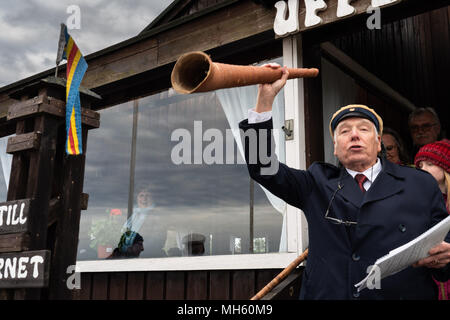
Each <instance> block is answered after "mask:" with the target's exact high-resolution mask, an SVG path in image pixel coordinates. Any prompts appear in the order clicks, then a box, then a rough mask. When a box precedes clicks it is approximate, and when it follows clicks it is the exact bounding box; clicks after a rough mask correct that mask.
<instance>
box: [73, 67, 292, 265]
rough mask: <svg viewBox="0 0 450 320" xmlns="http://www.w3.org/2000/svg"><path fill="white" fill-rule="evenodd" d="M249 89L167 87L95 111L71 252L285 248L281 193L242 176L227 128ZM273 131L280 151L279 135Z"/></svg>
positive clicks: (102, 255)
mask: <svg viewBox="0 0 450 320" xmlns="http://www.w3.org/2000/svg"><path fill="white" fill-rule="evenodd" d="M277 62H278V63H280V64H281V63H282V62H281V59H278V60H277ZM256 89H257V88H256V86H252V87H243V88H233V89H227V90H218V91H216V92H208V93H202V94H193V95H178V94H176V93H174V92H173V91H172V90H171V89H169V90H166V91H164V92H161V93H158V94H154V95H151V96H148V97H145V98H140V99H137V100H134V101H130V102H127V103H124V104H121V105H117V106H114V107H112V108H108V109H105V110H102V111H100V114H101V125H100V128H99V129H96V130H92V131H90V132H89V138H88V144H87V159H86V170H85V180H84V192H86V193H88V194H89V208H88V210H87V211H84V212H82V215H81V222H80V235H79V239H80V240H79V246H78V257H77V259H78V260H97V259H112V258H115V257H117V258H131V257H139V258H160V257H174V256H198V255H202V256H214V255H230V254H234V255H236V254H248V253H268V252H269V253H270V252H280V251H285V250H286V244H285V242H286V239H285V233H284V232H282V231H283V218H284V209H283V208H284V207H283V203H281V204H280V201H279V200H278V199H276V198H274V197H273V196H272V195H270V194H268V193H267V192H266V191H265V190H263V189H262V188H261V187H260V186H257V185H252V184H253V182H251V180H250V178H249V175H248V172H247V168H246V166H245V164H244V160H243V159H242V156H241V151H240V149H239V147H238V143H236V139H235V136H236V131H233V130H234V129H235V128H237V124H238V122H239V121H240V120H242V119H244V118H246V115H247V109H248V108H250V107H252V105H254V101H255V99H256ZM278 97H279V99H278V98H277V99H278V100H277V104H279V105H277V106H276V108H277V112H274V122H275V128H278V129H279V128H281V126H282V123H284V114H283V110H284V103H283V94H280V95H279V96H278ZM280 131H281V130H280ZM276 138H277V139H278V140H277V152H278V155H279V158H280V160H281V161H283V159H284V135H282V134H281V133H280V132H278V133H277V137H276ZM250 199H252V201H250ZM251 204H252V205H251ZM251 214H253V219H252V221H253V224H250V221H251V220H250V215H251ZM127 231H128V232H127ZM251 234H252V235H253V239H250V238H251V236H250V235H251ZM141 237H142V238H141ZM139 240H143V242H140V241H139Z"/></svg>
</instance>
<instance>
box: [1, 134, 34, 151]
mask: <svg viewBox="0 0 450 320" xmlns="http://www.w3.org/2000/svg"><path fill="white" fill-rule="evenodd" d="M40 144H41V133H40V132H29V133H23V134H20V135H17V136H14V137H11V138H9V139H8V145H7V147H6V152H7V153H11V154H13V153H16V152H20V151H26V150H37V149H39V146H40Z"/></svg>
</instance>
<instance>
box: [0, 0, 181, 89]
mask: <svg viewBox="0 0 450 320" xmlns="http://www.w3.org/2000/svg"><path fill="white" fill-rule="evenodd" d="M172 2H173V0H125V1H124V0H122V1H121V0H21V1H15V0H2V1H0V50H1V51H0V87H3V86H5V85H7V84H10V83H13V82H16V81H18V80H21V79H23V78H26V77H28V76H32V75H34V74H36V73H39V72H41V71H44V70H47V69H49V68H52V67H54V66H55V59H56V51H57V46H58V37H59V31H60V23H67V22H68V21H67V20H68V19H70V20H69V21H73V20H72V19H71V18H72V17H73V15H72V14H73V11H71V12H70V13H67V9H68V8H69V7H70V6H71V5H76V6H78V7H79V8H80V29H79V30H76V29H73V30H70V31H69V32H70V34H71V35H72V36H73V38H74V39H75V41H76V43H77V44H78V47H79V48H80V50H81V52H82V53H83V55H88V54H90V53H92V52H95V51H98V50H101V49H104V48H106V47H108V46H111V45H113V44H116V43H118V42H121V41H123V40H126V39H128V38H130V37H133V36H135V35H137V34H138V33H139V32H140V31H142V30H143V29H144V28H145V27H146V26H147V25H148V24H150V23H151V22H152V21H153V19H154V18H155V17H156V16H157V15H158V14H159V13H161V12H162V11H163V10H164V9H165V8H167V7H168V6H169V5H170V3H172Z"/></svg>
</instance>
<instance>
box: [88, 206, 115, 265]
mask: <svg viewBox="0 0 450 320" xmlns="http://www.w3.org/2000/svg"><path fill="white" fill-rule="evenodd" d="M122 225H123V223H121V222H120V218H119V217H118V215H111V214H110V215H109V217H106V218H101V219H98V220H96V221H93V222H92V224H91V230H90V236H91V243H90V244H89V246H90V247H91V248H92V249H97V257H98V258H99V259H104V258H107V257H109V256H110V255H111V253H112V251H113V249H114V248H115V247H116V246H117V243H119V240H120V236H121V229H122Z"/></svg>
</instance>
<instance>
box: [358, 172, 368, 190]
mask: <svg viewBox="0 0 450 320" xmlns="http://www.w3.org/2000/svg"><path fill="white" fill-rule="evenodd" d="M355 180H356V182H358V186H359V188H360V189H361V191H362V193H364V192H366V189H364V187H363V184H364V182H366V181H367V177H366V176H365V175H363V174H361V173H358V174H357V175H356V176H355Z"/></svg>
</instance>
